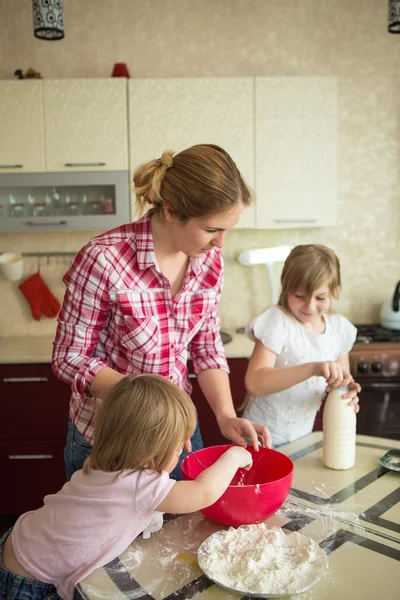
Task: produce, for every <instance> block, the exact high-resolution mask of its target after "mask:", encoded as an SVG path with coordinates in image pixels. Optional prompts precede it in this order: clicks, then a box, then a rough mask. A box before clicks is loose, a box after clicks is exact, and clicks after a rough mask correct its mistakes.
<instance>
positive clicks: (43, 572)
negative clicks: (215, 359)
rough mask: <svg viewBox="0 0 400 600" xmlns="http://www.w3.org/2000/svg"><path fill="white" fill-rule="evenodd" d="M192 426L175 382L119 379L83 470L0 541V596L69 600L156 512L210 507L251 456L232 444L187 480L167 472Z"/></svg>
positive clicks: (151, 523)
mask: <svg viewBox="0 0 400 600" xmlns="http://www.w3.org/2000/svg"><path fill="white" fill-rule="evenodd" d="M195 426H196V414H195V410H194V406H193V404H192V402H191V400H190V398H189V397H188V396H187V395H186V394H185V392H183V391H181V390H180V389H179V388H178V387H176V386H175V384H173V383H171V382H169V381H168V380H167V379H165V378H163V377H161V376H158V375H139V376H137V377H134V378H133V377H125V378H124V379H122V380H121V381H120V382H119V383H118V384H117V385H116V386H115V387H114V388H113V389H112V390H111V391H110V393H109V394H108V395H107V397H106V398H105V400H104V402H103V404H102V406H101V408H100V410H99V415H98V418H97V419H96V426H95V432H96V435H95V442H94V445H93V450H92V452H91V454H90V457H89V458H88V459H87V460H86V462H85V464H84V466H83V469H82V470H79V471H76V472H75V473H74V475H73V476H72V479H71V481H70V482H68V483H66V484H65V485H64V487H63V488H62V489H61V490H60V491H59V492H58V493H57V494H54V495H49V496H46V498H45V499H44V506H43V507H42V508H39V509H38V510H35V511H31V512H28V513H25V514H23V515H22V516H21V517H20V518H19V519H18V521H17V522H16V524H15V527H14V529H13V530H12V531H11V530H10V531H7V532H6V533H5V535H4V536H3V538H2V539H1V540H0V555H1V561H0V596H1V595H2V594H3V595H4V596H5V598H6V600H19V599H21V598H29V599H30V600H39V599H43V600H44V599H50V598H52V599H53V600H54V599H59V598H60V597H61V598H63V599H65V600H72V598H73V595H74V588H75V586H76V584H77V583H79V581H81V580H82V579H84V578H85V577H86V576H87V575H89V573H91V572H92V571H93V570H94V569H97V568H98V567H100V566H103V565H105V564H107V563H108V562H110V561H111V560H113V559H114V558H116V557H117V556H118V555H119V554H120V553H121V552H122V551H123V550H125V549H126V548H127V547H128V546H129V544H130V543H131V542H132V541H133V540H134V539H135V538H136V537H137V536H138V535H139V534H140V533H142V532H144V531H146V529H149V530H151V531H155V530H157V523H159V527H158V528H160V527H161V526H162V515H161V514H160V513H159V512H157V511H161V512H172V513H187V512H192V511H195V510H199V509H201V508H204V507H206V506H209V505H210V504H213V503H214V502H215V501H216V500H217V499H218V498H219V497H220V496H221V495H222V494H223V492H224V491H225V490H226V488H227V487H228V485H229V483H230V481H231V479H232V477H233V475H234V474H235V472H236V470H237V469H238V468H239V467H247V468H250V466H251V460H252V459H251V455H250V453H249V452H247V450H245V449H244V448H240V447H237V446H235V447H232V448H230V449H229V450H228V451H227V452H226V453H225V454H223V456H222V457H221V458H220V459H219V460H218V461H217V462H216V463H215V464H214V465H212V466H211V467H209V468H208V469H206V470H205V471H203V472H202V473H201V474H200V475H199V477H198V478H197V479H196V480H195V481H180V482H176V481H174V480H172V479H170V478H169V473H170V472H171V471H172V470H173V469H174V467H175V465H176V463H177V462H178V458H179V455H180V453H181V451H182V446H183V444H184V443H185V442H186V441H187V440H188V439H189V438H190V436H191V435H192V433H193V430H194V428H195ZM1 563H2V564H1Z"/></svg>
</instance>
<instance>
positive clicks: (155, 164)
mask: <svg viewBox="0 0 400 600" xmlns="http://www.w3.org/2000/svg"><path fill="white" fill-rule="evenodd" d="M173 155H174V153H173V152H172V151H171V150H166V151H165V152H163V153H162V156H161V158H159V159H157V160H151V161H150V162H147V163H143V164H141V165H139V167H137V169H135V172H134V175H133V183H134V186H135V194H136V201H137V202H138V204H139V207H140V211H141V212H143V211H144V209H145V207H146V205H148V204H150V205H151V206H155V207H156V206H161V205H162V203H163V198H162V195H161V185H162V181H163V179H164V176H165V173H166V172H167V170H168V169H170V168H171V167H172V166H173V164H174V162H173V158H172V157H173Z"/></svg>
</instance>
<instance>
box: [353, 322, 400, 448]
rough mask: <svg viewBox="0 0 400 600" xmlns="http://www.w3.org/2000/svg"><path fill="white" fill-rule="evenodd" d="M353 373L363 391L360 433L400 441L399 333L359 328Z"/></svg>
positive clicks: (359, 415)
mask: <svg viewBox="0 0 400 600" xmlns="http://www.w3.org/2000/svg"><path fill="white" fill-rule="evenodd" d="M356 327H357V338H356V341H355V344H354V346H353V348H352V350H351V352H350V355H349V358H350V371H351V374H352V375H353V377H354V379H355V381H357V382H358V383H359V384H360V385H361V387H362V391H361V393H360V412H359V413H358V415H357V433H364V434H365V435H377V436H382V437H388V438H393V439H397V440H398V439H400V331H396V330H392V329H385V328H384V327H381V326H380V325H356Z"/></svg>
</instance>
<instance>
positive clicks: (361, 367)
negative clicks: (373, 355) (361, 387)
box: [357, 362, 368, 373]
mask: <svg viewBox="0 0 400 600" xmlns="http://www.w3.org/2000/svg"><path fill="white" fill-rule="evenodd" d="M357 371H358V373H367V372H368V363H366V362H361V363H358V365H357Z"/></svg>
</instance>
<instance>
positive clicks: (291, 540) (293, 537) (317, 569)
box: [197, 524, 328, 598]
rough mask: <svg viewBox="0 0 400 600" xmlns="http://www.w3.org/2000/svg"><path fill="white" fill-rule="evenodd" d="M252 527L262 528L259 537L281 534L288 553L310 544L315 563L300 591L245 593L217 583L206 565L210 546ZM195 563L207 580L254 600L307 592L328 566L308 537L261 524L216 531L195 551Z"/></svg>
mask: <svg viewBox="0 0 400 600" xmlns="http://www.w3.org/2000/svg"><path fill="white" fill-rule="evenodd" d="M254 527H261V528H263V531H260V533H261V535H263V534H264V535H266V536H267V537H268V536H269V535H270V534H272V533H277V532H278V531H280V532H282V536H281V538H280V539H281V546H283V547H284V548H287V550H288V553H289V552H290V551H291V552H292V553H293V548H295V549H296V548H298V550H299V552H301V548H302V547H304V546H306V545H308V544H310V542H311V544H312V546H313V548H314V550H315V551H316V555H317V561H316V562H315V563H314V569H313V571H312V573H310V575H309V577H308V578H307V581H305V582H304V585H302V587H301V589H296V590H294V591H293V590H292V591H290V592H288V591H283V590H282V591H281V590H277V589H275V590H274V591H273V592H268V590H263V591H262V592H260V591H257V592H256V591H247V590H245V589H239V588H237V587H231V586H229V585H227V582H226V581H223V582H222V581H218V577H216V576H215V575H214V574H213V573H212V571H211V569H209V568H208V567H207V565H206V563H207V558H208V555H209V552H210V550H211V548H212V546H213V545H214V544H215V543H216V542H218V541H219V542H220V543H224V538H226V535H227V534H228V533H229V532H230V534H229V535H230V536H231V538H232V536H234V535H235V532H238V531H239V530H243V529H245V528H247V531H249V530H251V529H252V528H254ZM253 531H254V530H253ZM239 535H246V532H244V534H243V532H242V533H239ZM277 535H280V534H277ZM314 544H315V545H314ZM227 552H228V549H227ZM242 560H244V558H243V557H242ZM288 560H289V559H288ZM197 562H198V565H199V567H200V569H201V570H202V571H203V573H204V574H205V575H206V576H207V577H208V579H210V580H211V581H213V582H214V583H217V584H218V585H220V586H221V587H222V588H224V589H226V590H229V591H230V592H234V593H236V594H241V595H242V596H250V597H256V598H287V597H288V596H295V595H297V594H302V593H304V592H306V591H307V590H309V589H310V588H311V587H313V586H314V585H315V584H316V583H317V582H318V581H319V580H320V579H321V578H322V577H323V575H324V573H325V570H326V568H327V566H328V557H327V555H326V553H325V552H324V550H322V549H321V548H320V547H319V546H318V544H317V542H314V541H313V540H311V539H310V538H309V537H306V536H305V535H302V534H301V533H298V532H292V533H288V534H285V533H283V531H282V530H268V528H267V527H266V526H264V525H263V524H260V525H247V526H242V527H239V528H238V529H236V530H235V529H233V528H230V529H229V530H226V531H217V532H215V533H213V534H212V535H210V537H208V538H207V539H206V540H204V542H203V543H202V544H201V546H200V547H199V549H198V551H197Z"/></svg>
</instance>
